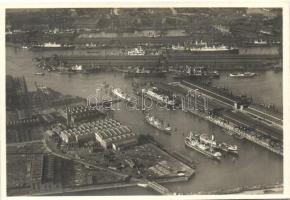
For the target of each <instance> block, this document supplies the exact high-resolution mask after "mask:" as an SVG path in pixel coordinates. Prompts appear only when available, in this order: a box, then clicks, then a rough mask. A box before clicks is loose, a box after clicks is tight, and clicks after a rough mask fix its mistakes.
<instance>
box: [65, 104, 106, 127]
mask: <svg viewBox="0 0 290 200" xmlns="http://www.w3.org/2000/svg"><path fill="white" fill-rule="evenodd" d="M60 114H61V115H62V116H63V117H64V118H65V119H66V121H67V126H69V127H73V126H74V124H75V122H80V121H83V120H88V119H94V118H98V117H101V116H102V115H103V113H102V112H101V111H99V110H98V108H97V107H92V106H83V105H82V106H75V107H66V108H65V109H63V110H61V111H60Z"/></svg>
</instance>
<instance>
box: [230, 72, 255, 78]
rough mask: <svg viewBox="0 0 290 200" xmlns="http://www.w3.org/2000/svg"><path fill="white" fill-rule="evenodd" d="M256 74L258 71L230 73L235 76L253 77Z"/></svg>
mask: <svg viewBox="0 0 290 200" xmlns="http://www.w3.org/2000/svg"><path fill="white" fill-rule="evenodd" d="M254 76H256V73H253V72H244V73H230V77H233V78H251V77H254Z"/></svg>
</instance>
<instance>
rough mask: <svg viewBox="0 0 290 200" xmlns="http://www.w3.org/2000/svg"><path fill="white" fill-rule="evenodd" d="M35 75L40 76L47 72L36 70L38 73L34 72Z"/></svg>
mask: <svg viewBox="0 0 290 200" xmlns="http://www.w3.org/2000/svg"><path fill="white" fill-rule="evenodd" d="M34 75H38V76H44V75H45V73H44V72H36V73H34Z"/></svg>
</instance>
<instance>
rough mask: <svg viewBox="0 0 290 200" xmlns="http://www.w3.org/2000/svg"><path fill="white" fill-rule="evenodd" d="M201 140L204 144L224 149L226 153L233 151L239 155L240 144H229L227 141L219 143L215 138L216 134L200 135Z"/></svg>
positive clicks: (220, 149)
mask: <svg viewBox="0 0 290 200" xmlns="http://www.w3.org/2000/svg"><path fill="white" fill-rule="evenodd" d="M199 140H200V142H202V143H204V144H208V145H210V146H211V147H213V148H214V149H216V150H219V151H222V152H224V153H233V154H236V155H238V146H237V145H231V144H227V143H225V142H223V143H217V142H216V140H215V137H214V135H211V136H209V135H207V134H201V135H200V136H199Z"/></svg>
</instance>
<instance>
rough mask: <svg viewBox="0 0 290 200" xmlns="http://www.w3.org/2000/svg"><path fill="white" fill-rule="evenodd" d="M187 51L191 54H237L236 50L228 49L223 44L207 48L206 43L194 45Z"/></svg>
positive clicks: (237, 50)
mask: <svg viewBox="0 0 290 200" xmlns="http://www.w3.org/2000/svg"><path fill="white" fill-rule="evenodd" d="M189 50H190V51H191V52H192V53H233V54H238V53H239V49H238V48H233V47H228V46H225V45H223V44H222V45H212V46H208V45H207V43H201V44H200V43H196V44H195V45H194V46H192V47H190V48H189Z"/></svg>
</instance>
